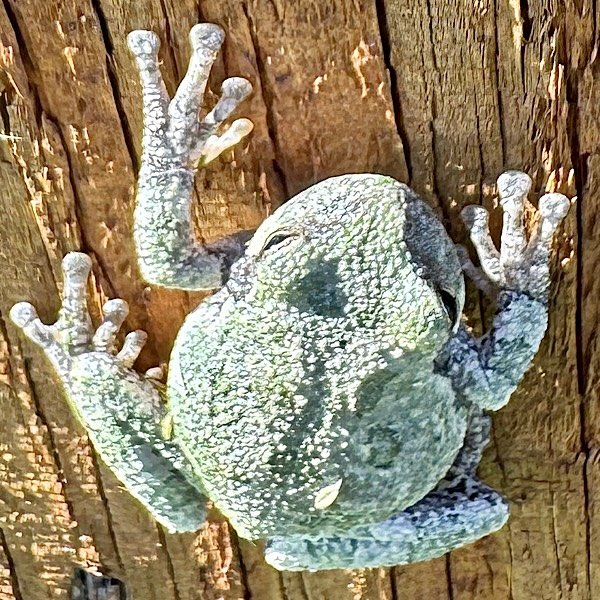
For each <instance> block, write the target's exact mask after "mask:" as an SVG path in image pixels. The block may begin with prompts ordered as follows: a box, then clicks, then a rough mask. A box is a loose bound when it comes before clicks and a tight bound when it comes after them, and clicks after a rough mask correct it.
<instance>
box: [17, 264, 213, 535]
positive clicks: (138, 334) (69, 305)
mask: <svg viewBox="0 0 600 600" xmlns="http://www.w3.org/2000/svg"><path fill="white" fill-rule="evenodd" d="M90 268H91V261H90V259H89V258H88V256H86V255H85V254H80V253H71V254H67V255H66V256H65V258H64V260H63V270H64V293H63V305H62V308H61V311H60V314H59V317H58V320H57V321H56V323H55V324H54V325H44V324H43V323H42V322H41V321H40V320H39V318H38V316H37V314H36V311H35V309H34V308H33V306H32V305H31V304H29V303H27V302H21V303H19V304H16V305H15V306H13V308H12V310H11V312H10V316H11V319H12V320H13V321H14V323H15V324H16V325H18V326H19V327H21V328H22V329H23V331H24V332H25V334H26V335H27V336H28V337H29V338H30V339H31V340H33V341H34V342H35V343H36V344H38V345H39V346H40V347H41V348H42V349H43V350H44V352H45V353H46V355H47V357H48V358H49V359H50V361H51V363H52V365H53V366H54V368H55V370H56V372H57V373H58V375H59V377H60V379H61V380H62V383H63V385H64V388H65V391H66V395H67V399H68V401H69V404H70V406H71V409H72V410H73V412H74V413H75V415H76V416H77V418H78V419H79V420H80V421H81V423H82V424H83V425H84V427H85V428H86V430H87V433H88V434H89V437H90V440H91V441H92V443H93V445H94V448H95V449H96V451H97V452H98V454H99V455H100V456H101V457H102V459H103V460H104V462H105V463H106V464H107V465H108V466H109V467H110V468H111V470H112V471H113V472H114V473H115V475H116V476H117V477H118V478H119V479H120V481H121V482H122V483H123V484H124V485H125V487H126V488H127V489H128V490H129V492H130V493H131V494H132V495H133V496H135V497H136V498H137V499H138V500H140V501H141V502H142V503H143V504H144V505H145V506H146V507H147V508H148V510H149V511H150V512H151V513H152V514H153V515H154V517H155V518H156V520H157V521H158V522H159V523H161V524H162V525H164V526H165V527H166V528H167V529H169V530H170V531H194V530H196V529H198V528H199V527H200V526H201V525H202V523H203V521H204V517H205V503H206V500H205V498H204V496H203V495H202V493H201V491H200V490H199V488H198V487H197V485H196V484H195V483H194V482H193V479H191V478H190V477H189V475H187V473H189V472H190V469H189V467H188V465H187V463H186V459H185V458H184V456H183V455H182V453H181V452H180V450H179V448H177V446H176V445H174V444H173V443H171V442H168V441H165V439H163V437H162V435H161V423H162V420H163V418H164V417H165V413H166V410H165V406H164V403H163V402H162V400H161V397H160V394H159V390H158V388H157V386H156V385H155V383H153V381H152V379H151V377H144V376H142V375H140V374H139V373H137V372H136V371H134V370H133V369H132V366H133V363H134V362H135V360H136V358H137V356H138V354H139V352H140V350H141V349H142V346H143V345H144V342H145V340H146V334H145V333H144V332H143V331H134V332H131V333H129V334H128V335H127V336H126V337H125V342H124V344H123V346H122V348H121V350H120V351H118V352H117V351H116V348H115V342H116V339H115V336H116V334H117V332H118V330H119V328H120V327H121V325H122V324H123V321H124V320H125V318H126V316H127V311H128V307H127V303H126V302H125V301H124V300H119V299H115V300H109V301H108V302H106V304H105V305H104V307H103V312H104V319H103V321H102V324H101V325H100V326H99V327H98V329H97V330H96V332H94V331H93V329H92V323H91V320H90V317H89V314H88V311H87V306H86V293H85V292H86V281H87V277H88V274H89V271H90ZM149 374H150V373H149Z"/></svg>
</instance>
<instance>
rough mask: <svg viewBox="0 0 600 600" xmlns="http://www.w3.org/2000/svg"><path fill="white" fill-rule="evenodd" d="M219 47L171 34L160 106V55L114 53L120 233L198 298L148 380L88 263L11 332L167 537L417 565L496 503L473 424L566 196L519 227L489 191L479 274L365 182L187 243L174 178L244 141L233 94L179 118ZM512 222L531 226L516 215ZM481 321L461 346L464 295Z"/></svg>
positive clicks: (526, 351)
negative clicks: (43, 360) (177, 42)
mask: <svg viewBox="0 0 600 600" xmlns="http://www.w3.org/2000/svg"><path fill="white" fill-rule="evenodd" d="M223 40H224V32H223V30H222V29H221V28H220V27H219V26H218V25H215V24H211V23H201V24H197V25H195V26H194V27H193V28H192V29H191V32H190V44H191V50H192V52H191V58H190V63H189V67H188V70H187V73H186V75H185V76H184V78H183V80H182V82H181V83H180V85H179V87H178V89H177V90H176V92H175V94H174V96H173V98H172V99H171V98H169V96H168V94H167V92H166V88H165V85H164V83H163V80H162V78H161V72H160V66H159V57H158V55H159V46H160V45H159V38H158V37H157V35H156V34H154V33H152V32H151V31H145V30H136V31H133V32H131V33H130V34H129V36H128V44H129V48H130V50H131V52H132V54H133V57H134V59H135V62H136V64H137V67H138V70H139V74H140V81H141V90H142V103H143V115H144V125H143V135H142V157H141V166H140V169H139V176H138V186H137V198H136V206H135V212H134V231H133V236H134V240H135V246H136V252H137V261H138V265H139V268H140V273H141V275H142V277H143V278H144V279H145V280H146V281H147V282H148V283H149V284H152V285H156V286H162V287H166V288H172V289H178V290H194V291H195V290H205V291H206V290H208V291H212V292H214V293H213V295H212V296H210V297H208V298H207V299H206V300H204V301H203V302H201V303H200V304H199V306H198V307H197V308H196V309H195V310H194V311H193V312H191V313H190V314H189V315H188V316H187V318H186V319H185V321H184V323H183V325H182V327H181V329H180V331H179V333H178V335H177V338H176V340H175V342H174V345H173V348H172V352H171V355H170V359H169V365H168V377H167V379H166V383H165V382H164V381H163V379H162V378H161V377H162V375H161V369H160V368H158V367H154V368H152V369H150V370H148V371H146V372H145V373H143V374H142V373H140V372H138V371H136V370H135V369H134V363H135V361H136V359H137V358H138V356H139V354H140V352H141V350H142V348H143V346H144V342H145V340H146V334H145V333H144V332H143V331H133V332H130V333H128V334H127V335H126V336H125V338H124V341H123V343H122V344H119V343H118V342H117V339H118V335H119V332H120V330H121V328H122V325H123V323H124V321H125V319H126V317H127V314H128V305H127V303H126V302H125V301H124V300H122V299H118V298H116V299H111V300H108V301H107V302H106V303H105V304H104V306H103V317H102V322H101V323H100V324H99V325H98V327H97V328H96V329H94V326H93V324H92V320H91V317H90V314H89V311H88V308H87V280H88V277H89V273H90V270H91V267H92V262H91V259H90V258H89V256H88V255H86V254H85V253H81V252H71V253H69V254H67V255H66V256H65V257H64V260H63V272H64V283H63V291H62V296H63V302H62V307H61V309H60V311H59V314H58V318H57V321H56V322H55V323H54V324H51V325H47V324H44V323H42V321H41V320H40V319H39V317H38V315H37V313H36V310H35V308H34V307H33V305H32V304H30V303H28V302H20V303H18V304H16V305H15V306H14V307H13V308H12V310H11V313H10V315H11V319H12V321H13V322H14V323H15V324H16V325H17V326H18V327H20V328H21V329H22V331H23V332H24V334H25V335H26V336H27V337H29V338H30V340H32V341H33V342H35V343H36V344H37V345H38V346H40V347H41V348H42V349H43V351H44V352H45V354H46V356H47V358H48V359H49V360H50V362H51V363H52V365H53V367H54V369H55V370H56V373H57V374H58V377H59V379H60V381H61V383H62V385H63V387H64V389H65V392H66V399H67V402H68V403H69V406H70V407H71V409H72V411H73V413H74V415H75V416H76V418H77V420H78V421H79V422H80V423H81V424H82V425H83V427H84V428H85V430H86V432H87V434H88V436H89V438H90V440H91V443H92V444H93V446H94V448H95V449H96V451H97V453H98V454H99V456H100V457H101V459H102V460H103V461H104V462H105V463H106V464H107V465H108V466H109V468H110V469H111V470H112V471H113V472H114V473H115V475H116V476H117V478H118V479H119V480H120V481H121V482H122V484H123V486H124V487H125V488H126V489H127V490H128V492H129V493H130V494H131V495H132V496H134V498H136V499H137V500H138V501H139V502H140V503H141V504H142V505H143V506H144V507H145V509H147V510H148V511H149V512H150V513H151V515H152V516H153V517H154V519H156V521H157V522H158V523H159V524H160V525H162V526H163V527H165V528H166V530H167V531H169V532H189V531H196V530H198V529H199V528H200V527H201V526H202V524H203V523H204V521H205V519H206V507H207V505H209V503H210V504H213V505H214V506H216V507H217V508H218V509H219V510H220V511H221V513H222V514H223V515H225V517H226V518H227V519H228V520H229V522H230V523H231V525H232V527H233V528H234V529H235V531H236V532H237V534H238V536H240V537H241V538H244V539H247V540H251V541H256V540H261V541H264V548H265V549H264V552H265V557H266V560H267V562H268V563H270V564H271V565H273V566H274V567H275V568H277V569H280V570H289V571H302V570H309V571H319V570H328V569H353V568H367V567H383V566H392V565H398V564H407V563H412V562H417V561H424V560H430V559H432V558H435V557H438V556H441V555H443V554H445V553H447V552H449V551H451V550H454V549H456V548H459V547H461V546H464V545H465V544H469V543H472V542H474V541H475V540H478V539H480V538H482V537H484V536H486V535H488V534H490V533H492V532H494V531H497V530H498V529H499V528H501V527H502V526H503V525H504V524H505V523H506V521H507V519H508V515H509V508H508V503H507V501H506V500H505V499H504V497H503V496H502V495H501V493H499V492H498V491H496V490H494V489H493V488H491V487H490V486H488V485H487V484H485V483H484V482H483V481H481V479H480V478H478V476H477V473H476V471H477V467H478V465H479V462H480V459H481V456H482V452H483V450H484V448H485V446H486V445H487V444H488V442H489V439H490V426H491V416H490V414H491V413H492V412H493V411H496V410H498V409H500V408H501V407H503V406H504V405H505V404H506V403H507V402H508V400H509V398H510V396H511V394H512V393H513V392H514V390H515V389H516V388H517V386H518V384H519V382H520V380H521V379H522V377H523V375H524V373H525V372H526V371H527V369H528V368H529V366H530V364H531V362H532V360H533V358H534V356H535V354H536V352H537V350H538V347H539V345H540V342H541V340H542V338H543V336H544V333H545V330H546V328H547V323H548V303H549V286H550V267H549V264H550V253H551V251H552V242H553V238H554V235H555V232H556V230H557V229H558V227H559V225H560V223H561V221H562V220H563V218H564V217H565V215H566V214H567V211H568V208H569V205H570V200H569V199H568V198H567V197H566V196H564V195H562V194H559V193H547V194H544V195H543V196H542V197H541V198H540V200H539V203H538V209H537V211H536V220H537V226H536V227H535V228H534V229H533V231H532V232H531V233H530V234H529V233H528V231H526V228H525V225H524V213H525V210H526V203H527V197H528V194H529V192H530V188H531V185H532V181H531V179H530V178H529V177H528V176H527V175H526V174H524V173H522V172H519V171H507V172H504V173H502V174H501V175H500V176H499V178H498V180H497V189H498V195H499V201H500V204H501V206H502V209H503V228H502V233H501V240H500V242H501V243H500V249H498V248H497V246H496V245H495V244H494V241H493V240H492V237H491V234H490V228H489V214H488V211H487V210H486V209H485V208H483V207H482V206H479V205H472V206H467V207H466V208H464V209H463V211H462V213H461V215H462V218H463V221H464V223H465V225H466V227H467V229H468V230H469V232H470V238H471V241H472V243H473V245H474V247H475V250H476V253H477V256H478V259H479V266H476V265H475V264H474V262H472V261H471V259H470V258H469V252H468V251H467V250H466V248H464V247H461V246H457V245H455V244H454V242H453V241H452V240H451V239H450V237H449V235H448V233H447V232H446V230H445V228H444V226H443V225H442V223H441V222H440V220H439V219H438V218H437V217H436V215H435V212H434V211H433V210H432V208H430V207H429V205H428V204H426V203H425V202H424V201H423V200H422V199H421V198H420V197H419V196H418V195H417V194H416V193H415V192H414V191H412V190H411V189H410V188H409V187H408V186H406V185H405V184H403V183H400V182H398V181H397V180H395V179H394V178H392V177H390V176H386V175H382V174H376V173H375V174H373V173H371V174H369V173H354V174H346V175H340V176H336V177H332V178H329V179H326V180H324V181H321V182H318V183H316V184H314V185H312V186H311V187H308V188H307V189H306V190H304V191H302V192H300V193H299V194H297V195H296V196H294V197H293V198H292V199H290V200H289V201H287V202H286V203H284V204H283V205H282V206H280V207H279V208H277V210H275V211H274V212H273V213H272V214H271V215H270V216H268V217H267V218H266V219H265V220H264V221H263V223H262V224H261V225H260V226H259V227H258V228H257V229H256V231H255V232H253V233H252V232H250V233H248V232H239V233H234V234H232V235H229V236H225V237H223V238H221V239H219V240H217V241H214V242H204V241H200V240H199V239H198V238H197V236H196V233H195V230H194V225H193V221H192V215H191V205H192V193H193V189H194V177H195V174H196V172H197V169H199V168H203V167H205V166H206V165H207V164H208V163H210V162H211V161H213V160H214V159H216V158H217V157H218V156H219V155H220V154H221V153H222V152H224V151H225V150H227V149H230V148H233V146H235V145H236V144H237V143H238V142H240V141H241V140H242V139H244V138H245V137H246V136H247V135H248V134H250V132H251V130H252V127H253V125H252V122H251V121H250V120H248V119H245V118H238V119H235V120H233V121H232V122H231V124H230V125H229V126H227V122H228V121H229V117H230V116H231V115H232V113H233V112H234V111H235V110H236V109H237V107H238V105H239V104H240V103H241V102H242V101H243V100H244V99H245V98H246V97H247V96H248V95H249V94H250V93H251V90H252V86H251V84H250V83H249V82H248V81H247V80H246V79H244V78H241V77H231V78H228V79H226V80H225V81H224V82H223V84H222V90H221V96H220V98H219V100H218V101H217V103H216V104H215V106H214V107H213V108H212V109H211V110H210V111H208V112H207V113H206V114H205V116H204V117H202V118H200V114H201V110H202V104H203V95H204V92H205V89H206V86H207V80H208V76H209V72H210V70H211V66H212V64H213V63H214V61H215V59H216V56H217V52H218V50H219V48H220V46H221V44H222V43H223ZM531 210H533V209H531ZM465 274H466V275H467V276H468V277H469V279H471V280H472V281H473V282H474V284H475V285H476V286H477V288H479V289H480V290H481V292H482V293H484V294H486V295H488V296H489V297H490V299H491V301H492V302H493V303H494V304H495V316H494V318H493V323H492V325H491V327H490V329H489V331H487V332H486V333H484V334H483V335H482V336H479V337H477V336H475V335H474V333H473V332H472V330H471V329H470V328H469V327H468V326H467V324H466V321H465V318H464V317H463V314H462V313H463V308H464V303H465V277H464V275H465Z"/></svg>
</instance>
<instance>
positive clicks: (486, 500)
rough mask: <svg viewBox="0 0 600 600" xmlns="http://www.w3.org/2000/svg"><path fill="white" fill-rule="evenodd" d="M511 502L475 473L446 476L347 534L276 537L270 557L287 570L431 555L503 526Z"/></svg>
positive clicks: (390, 562)
mask: <svg viewBox="0 0 600 600" xmlns="http://www.w3.org/2000/svg"><path fill="white" fill-rule="evenodd" d="M507 518H508V507H507V505H506V503H505V501H504V500H503V499H502V497H501V496H500V495H499V494H498V493H497V492H495V491H494V490H493V489H491V488H489V487H488V486H486V485H484V484H483V483H481V482H480V481H478V480H476V479H474V478H471V477H467V476H465V477H462V478H458V479H455V480H453V481H451V482H450V481H443V482H441V483H440V485H439V486H438V488H437V489H436V490H434V491H433V492H430V493H429V494H428V495H427V496H426V497H425V498H423V500H421V501H420V502H418V503H417V504H415V505H414V506H412V507H410V508H408V509H406V510H405V511H403V512H401V513H400V514H398V515H396V516H394V517H391V518H390V519H388V520H387V521H383V522H382V523H376V524H373V525H365V526H361V527H354V528H353V529H351V530H349V531H348V532H346V533H345V535H344V536H343V537H319V536H315V537H310V538H309V537H302V536H300V535H298V536H288V537H275V538H272V539H271V540H269V542H268V544H267V549H266V553H265V556H266V559H267V562H268V563H270V564H271V565H273V566H274V567H275V568H276V569H279V570H282V571H302V570H310V571H319V570H326V569H355V568H371V567H389V566H394V565H401V564H407V563H413V562H418V561H424V560H430V559H433V558H436V557H438V556H441V555H442V554H445V553H446V552H450V551H451V550H454V549H455V548H459V547H460V546H464V545H465V544H469V543H471V542H474V541H476V540H478V539H479V538H481V537H483V536H485V535H488V534H490V533H492V532H494V531H496V530H498V529H500V527H502V525H504V523H505V522H506V520H507Z"/></svg>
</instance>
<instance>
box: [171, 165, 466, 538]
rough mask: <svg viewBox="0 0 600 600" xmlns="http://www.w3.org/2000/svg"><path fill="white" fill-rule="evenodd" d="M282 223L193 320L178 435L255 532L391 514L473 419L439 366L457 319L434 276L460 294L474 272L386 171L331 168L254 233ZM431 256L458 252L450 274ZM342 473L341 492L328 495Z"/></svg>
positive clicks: (175, 392)
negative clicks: (329, 500)
mask: <svg viewBox="0 0 600 600" xmlns="http://www.w3.org/2000/svg"><path fill="white" fill-rule="evenodd" d="M415 205H418V206H415ZM417 213H418V218H416V216H415V215H416V214H417ZM282 230H291V231H294V232H295V235H294V237H291V238H289V239H287V240H286V241H283V242H281V243H280V244H277V245H276V246H274V247H272V248H270V249H267V250H266V251H264V252H261V248H260V246H261V245H264V244H258V245H257V243H256V242H253V243H252V244H251V246H250V248H249V250H248V252H247V253H246V255H245V256H243V257H242V258H241V259H240V260H239V261H238V262H237V263H236V264H235V265H234V267H233V269H232V273H231V278H230V280H229V283H228V284H227V285H226V286H225V287H224V288H223V289H222V290H221V291H220V292H218V293H217V294H216V295H215V296H213V297H212V298H211V299H210V300H209V301H207V302H205V303H203V304H202V305H200V306H199V307H198V308H197V309H196V311H195V312H194V313H192V314H191V315H190V316H189V317H188V318H187V320H186V322H185V324H184V325H183V327H182V329H181V331H180V333H179V336H178V338H177V341H176V343H175V347H174V350H173V354H172V358H171V364H170V376H169V382H168V396H169V399H170V410H171V412H172V414H173V417H174V433H175V439H176V441H177V442H178V443H179V445H180V447H181V448H182V449H183V450H184V452H185V453H186V455H187V456H188V457H189V458H190V460H191V462H192V463H193V464H194V468H195V473H196V474H197V475H198V477H199V478H200V479H201V482H202V485H203V487H204V488H205V490H206V492H207V494H208V496H209V497H210V498H211V499H212V500H213V501H214V502H215V503H216V504H217V506H218V507H219V508H220V509H221V510H222V511H223V512H224V513H225V514H226V515H227V517H228V518H229V519H230V520H231V522H232V524H233V525H234V527H235V528H236V530H237V531H238V532H239V533H240V535H242V536H243V537H246V538H250V539H254V538H260V537H265V536H271V535H283V534H286V533H302V532H311V531H315V529H318V530H319V531H320V532H321V533H322V534H327V533H331V534H334V533H340V532H342V531H344V530H346V529H348V528H349V527H351V526H354V525H358V524H363V523H365V522H377V521H381V520H384V519H386V518H388V517H389V516H390V515H392V514H394V513H397V512H399V511H400V510H402V509H404V508H405V507H407V506H410V505H412V504H414V503H415V502H416V501H418V500H420V499H421V498H422V497H423V496H424V495H425V494H426V493H427V492H429V491H430V490H432V489H433V488H434V487H435V485H436V484H437V483H438V482H439V481H440V479H442V478H443V476H444V474H445V473H446V472H447V470H448V468H449V467H450V466H451V464H452V462H453V460H454V458H455V456H456V454H457V453H458V451H459V449H460V447H461V445H462V443H463V439H464V435H465V428H466V418H467V410H466V408H465V407H464V406H461V405H460V403H459V402H457V400H456V398H455V395H454V392H453V390H452V387H451V385H450V381H449V380H448V379H446V378H445V377H442V376H441V375H437V374H436V373H434V359H435V358H436V356H437V355H438V353H439V351H440V349H441V348H442V346H443V345H444V344H445V343H446V341H447V340H448V338H449V336H450V334H451V331H452V327H453V325H454V323H453V322H452V321H451V319H450V318H449V316H448V314H447V312H446V310H445V308H444V306H443V303H442V301H441V300H440V296H439V293H438V289H437V288H438V286H439V285H442V286H444V287H445V288H448V287H450V288H451V291H452V295H454V296H457V297H458V298H460V299H461V302H462V296H463V291H462V274H461V270H460V266H459V264H458V260H457V258H456V254H455V251H454V248H453V246H452V244H451V242H450V240H449V238H448V237H447V235H446V233H445V232H444V230H443V228H442V227H441V225H440V224H439V222H438V221H437V220H436V219H435V218H434V217H433V215H432V214H431V213H429V211H428V209H426V208H424V205H423V204H422V203H421V201H420V200H418V199H417V198H416V196H414V194H413V193H412V192H411V191H410V190H409V189H408V188H407V187H406V186H404V185H402V184H400V183H398V182H396V181H394V180H393V179H391V178H388V177H383V176H378V175H353V176H344V177H339V178H332V179H329V180H327V181H325V182H322V183H320V184H317V185H315V186H313V187H312V188H310V189H309V190H307V191H306V192H303V193H301V194H299V195H298V196H296V198H294V199H292V200H291V201H290V202H289V203H287V204H286V205H285V206H284V207H283V208H281V209H279V210H278V211H277V212H276V213H275V214H274V215H273V216H272V217H271V218H270V219H268V220H267V221H266V222H265V223H264V224H263V225H262V227H261V228H260V229H259V230H258V231H257V233H256V234H255V236H254V240H263V241H268V238H269V235H271V234H272V233H273V232H277V231H282ZM415 237H418V238H419V239H420V242H419V243H418V244H416V245H415V246H413V244H412V241H413V238H415ZM422 240H430V241H431V243H432V244H430V245H429V246H428V244H427V243H423V241H422ZM411 246H412V247H411ZM417 247H418V248H419V250H418V251H416V250H415V248H417ZM428 253H429V254H428ZM431 259H435V260H436V264H440V259H441V263H442V264H444V265H445V268H444V274H443V276H442V275H441V276H440V277H438V280H437V281H436V280H432V279H431V278H430V277H431V276H432V273H431V270H430V269H429V270H428V269H427V265H428V262H429V260H431ZM424 261H425V262H424ZM459 311H460V308H459ZM339 479H342V480H343V483H342V486H341V489H340V492H339V495H338V497H337V499H336V500H335V502H334V503H333V504H332V505H331V506H330V507H327V508H325V509H319V508H315V499H316V496H317V494H318V492H319V491H320V490H321V489H322V488H324V487H326V486H329V485H332V484H334V483H335V482H336V481H338V480H339Z"/></svg>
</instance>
